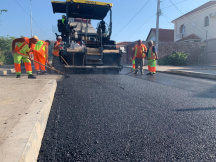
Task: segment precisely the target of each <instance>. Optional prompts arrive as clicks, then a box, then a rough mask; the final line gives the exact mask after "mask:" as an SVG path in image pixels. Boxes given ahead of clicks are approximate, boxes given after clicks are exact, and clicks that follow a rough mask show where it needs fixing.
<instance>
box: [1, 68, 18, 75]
mask: <svg viewBox="0 0 216 162" xmlns="http://www.w3.org/2000/svg"><path fill="white" fill-rule="evenodd" d="M14 73H15V69H7V70H1V71H0V75H1V76H2V75H7V74H14Z"/></svg>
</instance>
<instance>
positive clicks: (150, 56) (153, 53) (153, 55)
mask: <svg viewBox="0 0 216 162" xmlns="http://www.w3.org/2000/svg"><path fill="white" fill-rule="evenodd" d="M146 58H147V60H148V70H149V73H148V74H147V75H155V74H156V60H158V55H157V50H156V48H155V46H154V45H153V41H151V40H150V41H148V50H147V53H146Z"/></svg>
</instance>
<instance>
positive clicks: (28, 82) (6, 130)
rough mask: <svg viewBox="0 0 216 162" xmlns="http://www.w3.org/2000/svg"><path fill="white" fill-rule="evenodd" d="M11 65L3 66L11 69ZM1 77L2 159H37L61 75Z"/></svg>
mask: <svg viewBox="0 0 216 162" xmlns="http://www.w3.org/2000/svg"><path fill="white" fill-rule="evenodd" d="M10 68H11V67H9V66H5V67H0V70H4V71H5V70H8V69H10ZM15 76H16V75H15V74H6V75H4V76H1V77H0V89H1V90H0V112H1V113H0V114H1V115H0V132H1V133H0V159H1V160H0V161H1V162H12V161H26V162H29V161H31V162H34V161H37V156H38V154H39V150H40V146H41V142H42V138H43V134H44V131H45V128H46V123H47V121H48V117H49V113H50V109H51V106H52V102H53V98H54V94H55V90H56V87H57V82H56V80H60V79H61V77H59V75H43V76H37V79H27V75H26V74H25V73H23V74H22V76H21V78H19V79H16V78H15Z"/></svg>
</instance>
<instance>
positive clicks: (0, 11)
mask: <svg viewBox="0 0 216 162" xmlns="http://www.w3.org/2000/svg"><path fill="white" fill-rule="evenodd" d="M7 11H8V10H0V15H1V14H2V12H7Z"/></svg>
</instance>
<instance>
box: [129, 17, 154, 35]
mask: <svg viewBox="0 0 216 162" xmlns="http://www.w3.org/2000/svg"><path fill="white" fill-rule="evenodd" d="M152 18H154V14H153V15H151V16H150V18H149V19H148V20H146V21H145V22H144V23H143V24H142V25H140V26H139V27H138V28H137V29H136V30H135V31H134V32H133V33H132V34H131V35H130V36H129V37H128V39H130V38H131V37H132V36H133V35H134V34H135V33H136V32H137V31H139V29H140V28H141V27H143V26H144V25H145V24H146V23H147V22H148V21H149V20H151V19H152Z"/></svg>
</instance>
